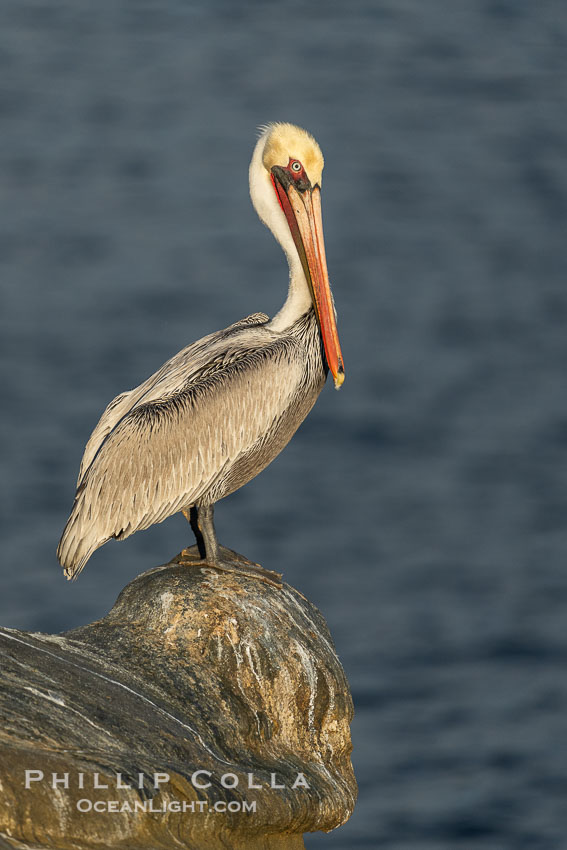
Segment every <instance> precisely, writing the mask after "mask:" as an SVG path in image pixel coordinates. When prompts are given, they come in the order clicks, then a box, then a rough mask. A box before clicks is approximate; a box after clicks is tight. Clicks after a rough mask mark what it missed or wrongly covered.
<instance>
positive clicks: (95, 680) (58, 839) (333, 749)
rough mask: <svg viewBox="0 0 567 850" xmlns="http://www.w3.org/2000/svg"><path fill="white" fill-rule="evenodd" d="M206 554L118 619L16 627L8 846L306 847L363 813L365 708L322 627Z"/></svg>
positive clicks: (1, 821)
mask: <svg viewBox="0 0 567 850" xmlns="http://www.w3.org/2000/svg"><path fill="white" fill-rule="evenodd" d="M194 548H195V547H194ZM189 551H190V554H189V555H187V554H186V555H185V556H184V557H183V558H181V556H180V558H178V559H175V560H174V561H172V562H171V563H170V564H168V565H166V566H163V567H158V568H157V569H154V570H150V571H149V572H147V573H144V574H143V575H141V576H139V577H138V578H136V579H135V580H134V581H133V582H131V583H130V584H129V585H127V587H125V588H124V590H123V591H122V593H121V594H120V596H119V597H118V600H117V602H116V604H115V606H114V607H113V609H112V610H111V611H110V613H109V614H108V615H107V616H106V617H104V618H103V619H102V620H98V621H97V622H94V623H91V624H90V625H87V626H84V627H82V628H79V629H74V630H73V631H70V632H66V633H64V634H62V635H48V634H32V633H28V632H21V631H17V630H12V629H2V630H0V649H1V652H2V668H1V674H0V678H1V682H0V688H1V691H0V706H1V708H0V711H1V714H2V731H1V733H0V761H1V782H2V790H1V794H2V811H1V813H0V834H1V836H2V837H3V839H4V841H5V842H6V846H10V847H21V846H30V847H34V848H43V847H56V848H73V850H77V848H79V850H80V848H100V847H104V848H108V847H113V848H118V847H122V848H126V847H128V848H136V850H145V848H148V850H150V848H152V850H153V849H154V848H168V850H170V848H172V847H174V846H176V847H184V848H188V850H204V848H207V850H216V848H219V850H220V848H246V850H261V849H262V850H264V848H266V850H267V848H270V849H271V848H274V850H275V848H278V849H279V848H282V850H283V848H290V850H291V848H302V847H304V844H303V838H302V834H303V833H305V832H312V831H316V830H331V829H334V828H335V827H337V826H339V825H340V824H341V823H343V822H344V821H346V820H347V818H348V817H349V816H350V814H351V812H352V809H353V806H354V802H355V797H356V783H355V779H354V775H353V771H352V766H351V762H350V752H351V741H350V731H349V722H350V720H351V718H352V701H351V696H350V691H349V687H348V683H347V680H346V678H345V674H344V672H343V669H342V667H341V664H340V662H339V660H338V658H337V655H336V653H335V650H334V647H333V644H332V641H331V637H330V635H329V632H328V629H327V626H326V624H325V621H324V619H323V617H322V616H321V614H320V613H319V611H318V610H317V609H316V608H315V607H314V606H313V605H312V604H311V603H310V602H308V601H307V600H306V599H305V597H303V596H302V595H301V593H299V592H298V591H297V590H295V589H294V588H292V587H290V586H289V585H287V584H284V585H283V588H282V589H281V590H280V589H278V588H276V587H273V586H271V585H269V584H265V583H263V582H261V581H258V580H256V579H253V578H250V577H247V576H244V575H237V574H235V573H228V572H219V571H216V570H213V569H209V568H203V567H199V566H194V565H193V564H194V561H196V560H197V555H196V552H195V551H193V550H189ZM26 771H28V773H26ZM26 785H27V786H28V787H26ZM53 786H54V787H53ZM97 786H98V787H97ZM101 786H107V787H106V788H105V787H101ZM258 786H259V787H258ZM184 806H185V809H186V810H185V811H182V809H183V807H184ZM254 808H255V811H254V810H253V809H254ZM96 809H99V810H98V811H97V810H96ZM177 809H181V811H178V810H177ZM0 841H1V839H0Z"/></svg>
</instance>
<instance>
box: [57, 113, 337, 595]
mask: <svg viewBox="0 0 567 850" xmlns="http://www.w3.org/2000/svg"><path fill="white" fill-rule="evenodd" d="M322 170H323V155H322V154H321V150H320V148H319V145H318V144H317V142H316V141H315V139H314V138H313V137H312V136H311V135H310V134H309V133H307V132H306V131H305V130H302V129H301V128H300V127H295V126H294V125H292V124H270V125H268V126H266V127H264V128H262V134H261V136H260V138H259V140H258V143H257V144H256V147H255V149H254V153H253V156H252V161H251V163H250V195H251V198H252V203H253V204H254V207H255V209H256V212H257V213H258V215H259V217H260V219H261V220H262V221H263V222H264V224H265V225H267V227H269V229H270V230H271V231H272V233H273V234H274V236H275V238H276V239H277V241H278V242H279V243H280V245H281V247H282V248H283V250H284V252H285V254H286V257H287V260H288V263H289V291H288V296H287V300H286V302H285V304H284V305H283V307H282V309H281V310H280V311H279V313H277V315H276V316H275V317H274V318H273V319H272V320H271V321H270V320H269V318H268V316H266V315H265V314H263V313H255V314H254V315H252V316H248V317H247V318H246V319H242V320H241V321H240V322H236V324H234V325H231V326H230V327H228V328H226V329H225V330H222V331H218V332H217V333H213V334H210V335H209V336H206V337H204V338H203V339H200V340H199V341H198V342H195V343H193V344H192V345H189V346H188V347H187V348H184V349H183V350H182V351H180V352H179V354H176V355H175V357H173V358H172V359H171V360H169V361H168V362H167V363H165V365H163V366H162V367H161V369H159V371H157V372H156V373H155V374H154V375H152V376H151V378H148V380H147V381H145V382H144V383H143V384H140V386H139V387H136V389H133V390H130V391H129V392H126V393H123V394H122V395H119V396H117V397H116V398H115V399H114V400H113V401H111V402H110V404H109V405H108V407H107V408H106V410H105V411H104V413H103V414H102V417H101V419H100V421H99V423H98V425H97V426H96V428H95V429H94V431H93V433H92V435H91V437H90V439H89V441H88V443H87V446H86V448H85V453H84V455H83V459H82V462H81V468H80V472H79V479H78V482H77V493H76V496H75V502H74V504H73V509H72V511H71V515H70V517H69V520H68V521H67V525H66V526H65V529H64V531H63V535H62V537H61V540H60V543H59V547H58V550H57V556H58V558H59V561H60V562H61V564H62V566H63V568H64V571H65V575H66V576H67V578H75V577H76V576H77V575H78V574H79V573H80V572H81V570H82V569H83V567H84V566H85V564H86V563H87V561H88V559H89V558H90V556H91V555H92V554H93V552H94V551H95V549H98V547H99V546H102V545H103V544H104V543H106V542H107V541H108V540H110V539H111V538H116V539H117V540H123V539H124V538H125V537H129V536H130V535H131V534H133V533H134V532H135V531H139V530H140V529H143V528H148V527H149V526H150V525H153V524H154V523H157V522H162V521H163V520H164V519H166V518H167V517H168V516H171V514H174V513H176V512H178V511H182V512H183V513H184V515H185V516H186V517H187V519H189V520H190V521H191V525H192V528H193V530H194V532H195V534H196V537H197V542H198V545H199V551H200V554H201V558H202V562H203V563H206V564H209V565H210V566H212V567H216V568H219V569H228V570H231V569H237V568H241V567H242V562H241V561H239V560H238V558H236V557H235V558H234V559H232V557H231V556H230V554H229V555H228V556H227V552H229V550H226V549H222V550H221V548H220V547H219V545H218V543H217V538H216V534H215V529H214V525H213V508H214V504H215V502H218V500H219V499H222V498H223V497H224V496H227V495H228V494H229V493H233V492H234V491H235V490H237V489H238V488H239V487H242V485H243V484H246V483H247V482H248V481H250V479H251V478H253V477H254V476H255V475H257V474H258V473H259V472H261V470H262V469H264V468H265V467H266V466H267V465H268V464H269V463H271V461H272V460H273V459H274V458H275V457H276V455H278V454H279V452H280V451H281V450H282V449H283V447H284V446H285V445H286V444H287V443H288V442H289V440H290V439H291V437H292V436H293V434H294V433H295V431H296V430H297V428H298V427H299V425H300V424H301V422H302V421H303V419H304V418H305V417H306V416H307V414H308V413H309V411H310V410H311V408H312V407H313V405H314V403H315V401H316V399H317V396H318V395H319V393H320V392H321V389H322V388H323V385H324V383H325V379H326V377H327V371H328V369H330V370H331V374H332V376H333V379H334V382H335V386H336V387H337V388H339V387H340V386H341V384H342V382H343V380H344V368H343V359H342V355H341V349H340V345H339V339H338V334H337V326H336V321H335V309H334V303H333V297H332V295H331V290H330V287H329V279H328V274H327V262H326V259H325V247H324V242H323V226H322V218H321V190H320V186H321V172H322ZM232 554H235V553H232ZM246 564H247V569H246V572H248V573H249V574H251V575H254V574H257V575H258V577H266V576H268V578H269V575H272V576H273V575H274V574H269V572H268V571H265V570H262V569H261V567H258V565H253V564H251V563H250V562H246Z"/></svg>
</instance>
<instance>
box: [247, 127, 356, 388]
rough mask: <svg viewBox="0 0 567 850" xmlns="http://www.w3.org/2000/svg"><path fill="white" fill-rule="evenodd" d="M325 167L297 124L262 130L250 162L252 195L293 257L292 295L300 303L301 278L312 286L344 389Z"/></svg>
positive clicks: (323, 333)
mask: <svg viewBox="0 0 567 850" xmlns="http://www.w3.org/2000/svg"><path fill="white" fill-rule="evenodd" d="M323 165H324V160H323V154H322V153H321V149H320V147H319V145H318V144H317V142H316V141H315V139H314V138H313V136H311V135H310V134H309V133H308V132H307V131H306V130H303V129H302V128H301V127H296V126H295V125H293V124H269V125H268V126H266V127H263V128H262V135H261V136H260V138H259V140H258V143H257V145H256V148H255V150H254V154H253V156H252V162H251V163H250V195H251V198H252V203H253V204H254V207H255V209H256V212H257V213H258V215H259V217H260V219H261V220H262V221H263V222H264V224H265V225H266V226H267V227H269V228H270V230H271V231H272V233H273V234H274V236H275V237H276V239H277V240H278V242H279V243H280V245H281V246H282V248H283V249H284V251H285V253H286V255H287V258H288V262H289V266H290V279H291V286H292V294H293V295H295V297H296V298H297V300H298V303H299V304H300V305H301V303H302V302H301V292H299V293H298V292H297V287H298V286H300V284H298V281H301V282H302V283H306V284H307V287H308V290H309V295H310V298H311V301H312V303H313V306H314V308H315V313H316V315H317V320H318V322H319V327H320V329H321V336H322V338H323V346H324V349H325V356H326V358H327V363H328V365H329V369H330V370H331V374H332V376H333V380H334V382H335V387H337V389H338V388H339V387H340V386H341V384H342V383H343V381H344V365H343V358H342V354H341V348H340V345H339V337H338V331H337V324H336V318H335V308H334V304H333V296H332V295H331V288H330V285H329V275H328V272H327V260H326V257H325V243H324V240H323V221H322V217H321V175H322V172H323ZM294 287H295V288H294Z"/></svg>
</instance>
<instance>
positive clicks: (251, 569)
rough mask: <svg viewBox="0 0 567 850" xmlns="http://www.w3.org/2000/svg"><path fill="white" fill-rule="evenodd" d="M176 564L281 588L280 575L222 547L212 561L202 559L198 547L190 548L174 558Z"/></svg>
mask: <svg viewBox="0 0 567 850" xmlns="http://www.w3.org/2000/svg"><path fill="white" fill-rule="evenodd" d="M174 562H175V563H176V564H180V565H185V566H191V567H208V568H209V569H211V570H219V571H220V572H226V573H236V574H237V575H245V576H248V577H249V578H255V579H258V581H263V582H265V583H266V584H271V585H272V586H273V587H277V588H280V589H281V587H282V576H281V573H276V572H274V571H273V570H265V569H264V568H263V567H261V566H260V564H255V563H253V561H249V560H248V559H247V558H245V557H244V556H243V555H239V554H238V552H233V551H232V549H225V547H224V546H219V551H218V557H217V558H216V559H215V560H213V559H210V560H209V559H208V558H206V557H205V558H202V557H201V555H200V553H199V548H198V546H191V547H190V548H189V549H184V550H183V552H181V553H180V554H179V555H178V556H177V558H174Z"/></svg>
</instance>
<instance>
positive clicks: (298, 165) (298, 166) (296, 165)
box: [290, 159, 303, 172]
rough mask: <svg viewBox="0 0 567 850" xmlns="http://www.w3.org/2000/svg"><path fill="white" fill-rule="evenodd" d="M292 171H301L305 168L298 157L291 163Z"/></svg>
mask: <svg viewBox="0 0 567 850" xmlns="http://www.w3.org/2000/svg"><path fill="white" fill-rule="evenodd" d="M290 168H291V170H292V171H295V172H299V171H301V169H302V168H303V166H302V164H301V163H300V161H299V160H298V159H294V160H293V162H292V163H291V165H290Z"/></svg>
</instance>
